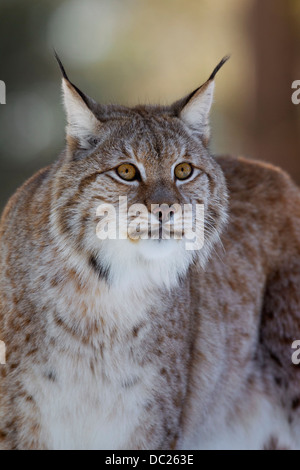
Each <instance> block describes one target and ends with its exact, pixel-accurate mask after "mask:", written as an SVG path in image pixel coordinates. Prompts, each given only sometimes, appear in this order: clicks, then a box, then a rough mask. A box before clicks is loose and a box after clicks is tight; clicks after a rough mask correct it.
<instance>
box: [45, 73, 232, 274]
mask: <svg viewBox="0 0 300 470" xmlns="http://www.w3.org/2000/svg"><path fill="white" fill-rule="evenodd" d="M62 70H63V74H64V79H63V94H64V102H65V107H66V112H67V118H68V126H67V148H66V151H65V154H64V155H63V157H62V163H61V168H60V171H59V176H58V178H57V183H56V187H55V188H54V196H55V197H54V199H55V204H54V206H53V210H52V218H53V222H54V226H55V227H56V235H57V233H58V236H59V237H63V238H64V245H65V247H66V249H67V248H68V247H71V246H72V249H74V247H75V248H76V249H77V251H78V252H79V253H81V254H84V256H85V257H86V259H87V260H88V262H89V263H90V264H91V265H92V266H93V268H94V269H97V270H98V272H99V274H100V275H101V276H102V277H105V278H106V280H109V279H110V280H112V278H113V277H114V274H113V273H114V272H116V271H117V270H119V271H120V266H122V264H123V265H124V269H126V270H128V267H129V265H131V264H135V265H137V264H138V265H147V266H148V268H149V269H151V266H153V265H154V264H155V265H156V269H157V268H158V265H159V264H161V265H164V269H165V268H166V267H169V269H170V270H171V271H172V272H173V277H174V276H175V277H176V275H178V274H181V273H183V272H184V271H185V270H186V269H187V268H188V266H189V264H190V263H191V261H192V260H193V258H194V257H196V256H198V257H199V259H200V262H201V264H202V265H204V264H205V261H206V259H207V257H208V255H209V253H210V250H211V247H212V246H213V244H214V242H215V240H216V239H217V237H218V234H219V232H220V230H221V228H222V226H223V224H224V222H225V220H226V205H227V193H226V187H225V183H224V178H223V174H222V172H221V170H220V168H219V166H218V165H217V163H216V162H215V161H214V159H213V158H212V157H211V156H210V154H209V151H208V140H209V128H208V115H209V110H210V106H211V102H212V96H213V87H214V82H213V78H214V75H212V78H210V79H209V80H208V81H207V82H206V83H205V84H204V85H202V87H200V88H199V89H197V90H196V91H195V92H193V93H191V94H190V95H189V96H187V97H185V98H183V99H182V100H180V101H178V102H176V103H175V104H173V105H172V106H169V107H161V106H137V107H134V108H125V107H121V106H113V105H110V106H102V105H99V104H97V103H95V102H94V101H93V100H92V99H91V98H89V97H88V96H86V95H84V94H83V93H82V92H81V91H79V90H78V89H77V88H76V87H75V86H74V85H72V84H71V83H70V82H69V80H68V78H67V76H66V75H65V72H64V69H63V68H62ZM120 203H121V204H120ZM187 204H190V205H192V207H193V209H194V208H195V207H196V206H197V205H203V206H204V220H203V218H199V215H198V216H197V215H196V216H195V210H193V218H192V220H190V219H189V220H190V228H192V227H191V225H193V226H194V229H195V226H196V225H197V228H198V229H200V230H203V232H204V246H203V248H202V249H201V250H196V251H193V250H187V249H186V238H187V227H186V226H185V225H184V223H183V213H184V205H187ZM137 205H142V206H143V207H142V209H144V210H140V209H141V208H140V206H137ZM153 205H154V206H153ZM161 205H165V206H164V207H165V211H164V210H160V208H159V207H157V206H161ZM99 206H100V207H102V208H104V207H108V210H107V211H104V210H103V211H102V212H101V215H102V216H103V217H102V218H101V217H99ZM153 208H154V210H153ZM167 208H170V210H167ZM104 213H105V217H104ZM125 215H126V217H127V218H125ZM137 217H138V219H137ZM99 221H100V224H101V223H102V227H104V224H106V231H108V238H107V239H99V237H97V234H96V231H97V227H98V228H99ZM101 221H102V222H101ZM137 227H138V234H137V230H136V229H137ZM165 278H166V277H165Z"/></svg>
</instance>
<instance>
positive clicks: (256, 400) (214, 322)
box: [0, 58, 300, 449]
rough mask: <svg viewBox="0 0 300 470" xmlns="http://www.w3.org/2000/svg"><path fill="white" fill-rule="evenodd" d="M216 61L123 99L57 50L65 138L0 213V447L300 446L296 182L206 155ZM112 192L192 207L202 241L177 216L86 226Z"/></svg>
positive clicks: (299, 205)
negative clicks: (99, 97) (140, 98)
mask: <svg viewBox="0 0 300 470" xmlns="http://www.w3.org/2000/svg"><path fill="white" fill-rule="evenodd" d="M226 60H227V58H224V59H223V60H222V61H221V62H220V63H219V65H218V66H217V67H216V68H215V70H214V71H213V73H212V74H211V76H210V77H209V79H208V80H207V81H206V82H205V83H204V84H203V85H202V86H200V87H199V88H197V89H196V90H195V91H193V92H192V93H190V94H189V95H187V96H185V97H184V98H182V99H180V100H178V101H177V102H175V103H173V104H172V105H170V106H150V105H147V106H140V105H139V106H135V107H132V108H128V107H125V106H119V105H101V104H98V103H97V102H95V101H94V100H93V99H92V98H90V97H89V96H88V95H86V94H85V93H83V92H82V91H80V90H79V89H78V88H77V87H76V86H75V85H74V84H72V83H71V82H70V80H69V78H68V76H67V74H66V72H65V70H64V68H63V66H62V64H61V63H60V61H59V59H58V61H59V64H60V67H61V71H62V74H63V78H62V88H63V99H64V106H65V109H66V115H67V129H66V146H65V149H64V151H63V152H62V154H61V155H60V157H59V159H58V160H57V161H56V162H54V163H53V164H52V165H50V166H49V167H47V168H45V169H42V170H40V171H39V172H38V173H37V174H35V175H34V176H33V177H32V178H31V179H29V180H28V181H27V182H26V183H25V184H24V185H23V186H22V187H21V188H20V189H19V190H18V191H17V192H16V193H15V194H14V195H13V197H12V198H11V199H10V201H9V202H8V204H7V206H6V208H5V210H4V212H3V215H2V218H1V225H0V339H1V341H3V342H4V343H5V346H6V364H2V365H0V377H1V382H0V448H2V449H270V448H278V449H286V448H290V449H294V448H300V437H299V436H300V433H299V430H300V428H299V418H300V368H299V367H297V366H296V365H295V364H293V362H292V360H291V356H292V353H293V350H292V349H291V345H292V343H293V341H294V340H297V339H300V192H299V189H298V188H297V187H296V185H295V184H294V183H293V182H292V181H291V179H290V178H289V176H287V175H286V174H285V173H284V172H283V171H281V170H280V169H278V168H276V167H274V166H272V165H269V164H264V163H260V162H256V161H252V160H247V159H245V158H234V157H231V156H220V157H217V156H214V155H212V154H211V153H210V150H209V142H210V126H209V112H210V108H211V104H212V100H213V91H214V83H215V76H216V73H217V72H218V70H219V69H220V67H221V66H222V65H223V64H224V62H225V61H226ZM120 197H126V198H127V200H128V204H129V205H133V204H143V205H144V206H146V207H147V208H148V211H149V217H150V210H151V206H152V205H153V204H158V205H160V204H167V205H169V206H170V205H172V204H178V205H180V206H181V205H184V204H192V205H196V204H198V205H202V206H203V207H204V220H203V221H202V222H203V223H202V226H203V231H204V245H203V247H202V248H201V249H199V250H186V249H185V244H184V241H185V240H184V237H185V234H184V231H183V229H182V232H181V235H182V237H181V238H179V237H178V238H177V239H176V238H175V237H173V238H172V237H171V238H170V239H164V238H163V237H162V232H161V230H160V231H159V236H158V238H156V239H151V238H148V239H143V238H142V237H141V238H139V239H133V238H132V237H130V235H129V234H128V233H127V232H126V231H127V227H126V226H122V227H121V230H123V232H122V233H123V235H124V233H125V234H126V233H127V235H128V236H126V237H124V238H121V237H120V238H119V239H109V238H108V239H105V240H101V239H99V237H97V235H96V226H97V223H99V217H97V208H98V207H99V205H100V204H110V205H112V206H113V207H115V208H117V206H118V203H119V198H120ZM151 217H154V218H156V221H157V223H158V225H159V227H160V229H161V227H162V226H163V224H164V222H165V221H166V220H167V221H168V223H169V224H170V225H172V226H173V228H174V230H177V231H178V230H179V231H180V229H178V227H177V226H176V223H177V222H176V220H177V219H176V214H171V213H169V214H168V215H167V216H166V217H164V213H163V211H162V210H159V211H157V212H156V214H151ZM164 219H166V220H164ZM147 222H148V221H147V217H144V220H143V222H142V223H141V225H142V230H144V231H145V230H147Z"/></svg>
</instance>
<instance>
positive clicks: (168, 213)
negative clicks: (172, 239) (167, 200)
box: [152, 204, 174, 223]
mask: <svg viewBox="0 0 300 470" xmlns="http://www.w3.org/2000/svg"><path fill="white" fill-rule="evenodd" d="M152 214H154V215H156V217H157V218H158V220H159V222H160V223H164V222H168V221H170V222H172V221H173V219H174V209H173V208H172V207H170V206H169V205H168V204H162V205H160V206H159V207H154V208H153V210H152Z"/></svg>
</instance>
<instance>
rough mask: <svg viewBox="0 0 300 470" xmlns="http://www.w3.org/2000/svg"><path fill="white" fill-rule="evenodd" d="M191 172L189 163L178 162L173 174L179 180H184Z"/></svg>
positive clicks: (191, 168)
mask: <svg viewBox="0 0 300 470" xmlns="http://www.w3.org/2000/svg"><path fill="white" fill-rule="evenodd" d="M192 172H193V167H192V165H190V164H189V163H180V164H179V165H177V166H176V167H175V176H176V178H177V179H179V180H186V179H187V178H188V177H189V176H191V174H192Z"/></svg>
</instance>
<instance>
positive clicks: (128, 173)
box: [117, 163, 138, 181]
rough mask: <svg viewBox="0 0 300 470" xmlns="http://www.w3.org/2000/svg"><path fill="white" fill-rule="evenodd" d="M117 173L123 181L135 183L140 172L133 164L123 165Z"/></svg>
mask: <svg viewBox="0 0 300 470" xmlns="http://www.w3.org/2000/svg"><path fill="white" fill-rule="evenodd" d="M117 173H118V175H119V176H120V178H122V179H123V180H126V181H133V180H134V179H136V177H137V175H138V171H137V169H136V167H135V166H134V165H131V163H123V164H122V165H120V166H118V168H117Z"/></svg>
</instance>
